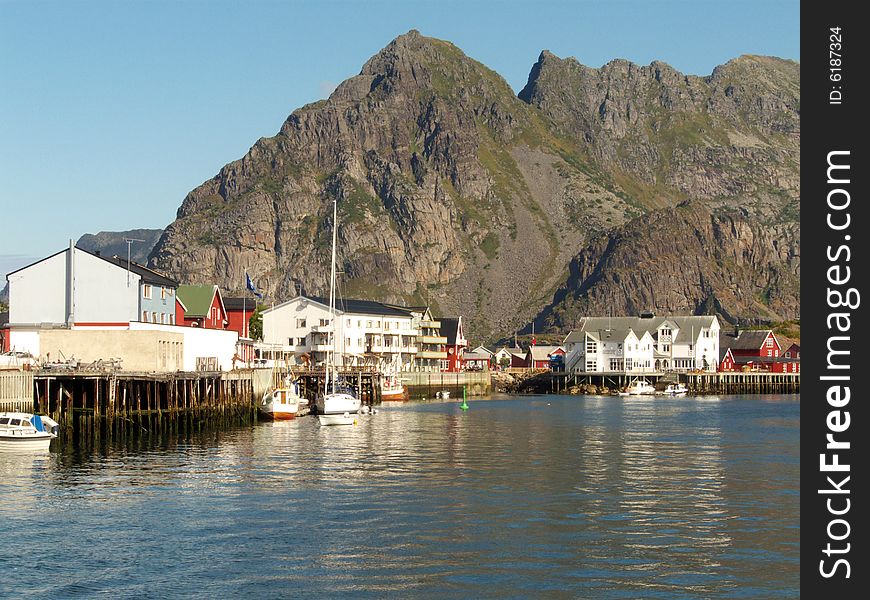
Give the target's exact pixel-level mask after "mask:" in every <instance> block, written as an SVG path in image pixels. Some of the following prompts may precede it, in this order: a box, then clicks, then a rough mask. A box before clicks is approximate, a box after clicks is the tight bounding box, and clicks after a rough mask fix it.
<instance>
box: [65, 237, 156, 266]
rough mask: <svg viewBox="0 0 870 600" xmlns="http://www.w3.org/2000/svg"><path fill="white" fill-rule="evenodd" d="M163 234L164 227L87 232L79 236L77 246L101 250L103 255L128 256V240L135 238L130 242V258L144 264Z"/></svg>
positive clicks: (96, 250)
mask: <svg viewBox="0 0 870 600" xmlns="http://www.w3.org/2000/svg"><path fill="white" fill-rule="evenodd" d="M162 234H163V230H162V229H131V230H130V231H100V232H99V233H86V234H84V235H83V236H81V237H80V238H79V240H78V241H77V242H76V246H78V247H79V248H82V249H84V250H89V251H91V252H100V253H101V254H102V255H103V256H115V255H117V256H121V257H124V258H126V257H127V242H126V240H135V241H133V242H132V243H131V244H130V260H132V261H133V262H136V263H139V264H140V265H144V264H147V263H148V255H149V254H151V250H153V249H154V245H155V244H157V241H158V240H159V239H160V236H161V235H162Z"/></svg>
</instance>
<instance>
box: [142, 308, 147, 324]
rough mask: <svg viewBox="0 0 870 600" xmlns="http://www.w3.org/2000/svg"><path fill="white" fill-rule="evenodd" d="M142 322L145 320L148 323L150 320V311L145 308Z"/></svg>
mask: <svg viewBox="0 0 870 600" xmlns="http://www.w3.org/2000/svg"><path fill="white" fill-rule="evenodd" d="M142 322H143V323H147V322H148V311H147V310H143V311H142Z"/></svg>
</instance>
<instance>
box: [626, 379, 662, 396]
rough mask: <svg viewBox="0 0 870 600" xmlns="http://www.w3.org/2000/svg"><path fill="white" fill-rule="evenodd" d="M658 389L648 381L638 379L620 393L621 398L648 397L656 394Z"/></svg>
mask: <svg viewBox="0 0 870 600" xmlns="http://www.w3.org/2000/svg"><path fill="white" fill-rule="evenodd" d="M655 392H656V388H655V387H654V386H653V385H652V384H651V383H650V382H649V381H647V380H646V379H636V380H635V381H632V382H631V385H629V386H627V387H626V388H625V389H624V390H622V391H621V392H619V395H620V396H646V395H650V394H655Z"/></svg>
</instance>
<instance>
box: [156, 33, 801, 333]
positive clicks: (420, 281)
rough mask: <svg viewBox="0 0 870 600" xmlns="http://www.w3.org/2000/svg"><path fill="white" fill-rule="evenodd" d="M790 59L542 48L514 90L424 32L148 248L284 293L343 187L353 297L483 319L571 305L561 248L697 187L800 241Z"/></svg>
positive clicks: (232, 173) (193, 199)
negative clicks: (699, 73) (589, 64)
mask: <svg viewBox="0 0 870 600" xmlns="http://www.w3.org/2000/svg"><path fill="white" fill-rule="evenodd" d="M797 73H798V67H797V65H795V64H794V63H786V62H785V61H778V60H776V59H766V58H764V59H762V58H742V59H738V60H737V61H732V63H729V64H728V65H725V66H724V67H720V68H718V69H717V70H716V72H714V74H713V75H712V76H711V77H709V78H706V79H700V78H691V77H684V76H682V75H679V74H678V73H676V71H674V70H673V69H670V68H669V67H666V65H658V64H657V63H654V65H651V66H650V67H637V66H635V65H631V64H630V63H624V62H621V61H617V62H614V63H610V64H609V65H606V66H605V67H603V68H602V69H600V70H596V69H588V68H586V67H583V66H582V65H579V64H578V63H576V61H573V59H568V60H565V61H563V60H561V59H558V58H556V57H554V56H552V55H550V54H548V53H544V54H542V56H541V59H540V60H539V62H538V64H536V65H535V67H534V68H533V70H532V74H531V75H530V78H529V84H528V85H527V86H526V88H525V89H524V90H523V92H522V93H521V94H520V97H517V96H516V95H514V93H513V92H512V91H511V89H510V88H509V86H508V85H507V84H506V83H505V81H504V80H503V79H502V78H501V77H499V76H498V75H497V74H496V73H494V72H493V71H491V70H489V69H487V68H486V67H485V66H483V65H481V64H480V63H478V62H476V61H474V60H472V59H470V58H468V57H467V56H465V55H464V54H463V53H462V52H461V51H460V50H459V49H457V48H456V47H454V46H453V45H451V44H449V43H447V42H443V41H441V40H436V39H432V38H426V37H423V36H421V35H420V34H419V33H417V32H415V31H412V32H410V33H408V34H406V35H403V36H400V37H399V38H397V39H396V40H394V41H393V42H392V43H391V44H389V45H388V46H387V47H386V48H384V49H383V50H382V51H381V52H379V53H378V54H377V55H375V56H374V57H373V58H371V59H370V60H369V61H368V62H367V63H366V64H365V65H364V66H363V68H362V71H361V72H360V74H359V75H357V76H356V77H352V78H351V79H349V80H347V81H345V82H344V83H342V84H341V85H340V86H338V88H336V90H335V91H334V92H333V94H332V95H331V96H330V98H329V99H328V100H324V101H320V102H317V103H314V104H311V105H308V106H305V107H303V108H301V109H299V110H297V111H295V112H294V113H293V114H292V115H290V117H289V118H288V119H287V121H285V123H284V124H283V126H282V127H281V130H280V131H279V132H278V134H277V135H276V136H274V137H272V138H263V139H261V140H259V141H258V142H257V143H256V144H254V146H253V147H252V148H251V150H250V151H249V152H248V153H247V155H245V156H244V157H243V158H242V159H240V160H238V161H235V162H232V163H230V164H228V165H226V166H225V167H224V168H223V169H221V171H220V173H218V174H217V175H216V176H215V177H214V178H212V179H211V180H209V181H207V182H205V183H204V184H202V185H201V186H200V187H198V188H196V189H195V190H193V191H192V192H190V194H188V196H187V197H186V198H185V199H184V202H183V203H182V206H181V207H180V208H179V211H178V215H177V219H176V220H175V222H173V223H172V224H171V225H170V226H169V227H168V228H167V229H166V231H165V232H164V234H163V236H162V237H161V239H160V241H159V242H158V244H157V246H156V247H155V249H154V251H153V253H152V255H151V259H150V260H151V264H152V265H153V266H155V267H157V268H159V269H162V270H165V271H167V272H168V273H170V274H171V275H172V276H174V277H177V278H179V279H181V280H183V281H189V282H191V283H204V282H211V281H214V282H217V283H218V284H219V285H220V286H221V287H223V288H224V289H226V290H228V291H239V290H241V289H242V286H243V283H244V275H243V274H244V271H245V269H247V271H248V272H249V273H250V274H251V276H252V278H253V279H254V280H255V281H256V283H257V285H258V286H259V287H262V288H264V289H265V290H266V292H267V294H268V296H269V298H271V299H274V300H275V301H281V300H283V299H287V298H289V297H292V296H293V295H295V294H296V293H298V292H299V290H300V289H302V290H303V291H304V293H308V294H325V293H326V292H327V291H328V280H329V258H330V242H331V232H332V203H333V201H335V202H337V206H338V211H339V219H338V221H339V222H338V240H339V243H338V246H339V269H340V270H341V271H343V274H342V288H343V294H344V295H345V296H347V297H351V296H358V297H370V298H374V299H380V300H386V301H396V302H414V303H421V302H424V303H425V302H428V303H430V304H432V305H434V306H435V308H436V310H438V311H440V312H441V314H464V315H466V319H467V321H468V322H469V323H471V334H472V335H473V336H474V337H484V338H491V337H495V336H498V335H501V334H504V333H506V332H510V331H513V330H514V329H515V328H517V327H520V326H522V325H523V324H525V323H527V322H529V320H530V319H532V318H534V317H535V315H538V314H539V313H540V311H541V307H542V306H546V305H549V304H551V303H555V304H554V307H553V309H552V310H551V311H550V312H548V313H547V314H548V315H550V317H548V318H549V319H550V321H551V322H552V323H562V322H564V321H565V320H566V319H565V318H564V317H565V315H566V314H567V312H566V311H568V310H569V308H568V306H567V305H566V306H561V307H560V306H557V305H558V304H559V303H560V302H562V301H564V300H565V298H567V297H569V296H570V295H571V294H568V293H567V292H566V289H567V288H566V287H565V286H566V282H568V283H571V282H573V283H571V285H575V286H582V285H583V283H582V282H579V281H577V280H576V278H575V279H571V278H569V277H568V275H569V266H571V267H572V268H574V269H575V270H576V269H580V265H581V264H584V261H586V260H592V259H591V258H582V256H583V255H582V254H581V256H579V257H578V256H577V253H578V251H580V250H581V248H584V247H585V246H586V245H587V244H588V243H589V242H590V240H602V239H605V238H604V237H602V236H607V235H609V234H608V232H614V231H618V228H619V227H620V226H622V225H623V224H625V223H626V222H627V221H630V220H632V219H635V218H636V217H638V216H640V215H646V214H647V213H649V212H650V211H654V210H657V209H659V208H661V207H668V206H673V205H674V204H676V203H677V202H679V201H682V200H684V199H686V198H689V197H691V198H699V199H701V201H702V203H701V204H700V205H699V206H700V207H701V208H702V209H705V210H706V209H707V208H710V207H716V206H723V207H732V208H733V207H742V208H744V209H745V213H746V215H747V216H746V217H745V219H746V220H747V223H750V224H751V223H758V222H761V221H760V219H764V220H765V221H766V222H768V223H772V222H774V221H775V223H776V224H778V225H783V227H782V231H783V232H784V234H787V235H788V236H790V237H789V238H788V241H787V242H785V243H786V244H787V245H789V246H790V247H791V246H794V247H797V244H798V243H799V240H798V238H796V237H795V236H796V235H797V233H796V232H797V228H796V227H791V226H790V225H789V224H793V223H794V221H795V220H796V219H797V216H798V213H797V210H798V209H797V206H798V205H797V198H798V195H799V192H798V187H797V186H798V179H797V170H798V162H797V161H798V152H797V148H798V141H799V139H798V138H799V119H798V116H797V112H796V111H797V106H799V104H798V103H797V100H796V98H797V94H798V88H799V79H797V77H798V75H797ZM729 90H730V91H729ZM750 226H751V225H750ZM773 238H776V239H779V238H778V236H777V235H774V236H773ZM773 238H772V239H773ZM592 243H600V242H592ZM584 252H587V250H584ZM590 256H591V255H590ZM574 265H576V268H575V267H574ZM580 270H582V269H580ZM578 272H579V271H578ZM789 272H791V271H789ZM571 273H573V271H572V272H571ZM791 284H792V282H791V281H790V282H789V284H788V285H791ZM584 289H586V290H587V291H588V289H589V288H588V286H587V287H586V288H584ZM777 289H778V288H777ZM689 292H690V290H688V289H687V291H686V293H687V294H688V293H689ZM753 293H754V292H753ZM750 295H752V293H750ZM687 298H688V296H687ZM739 298H742V296H739V297H738V296H735V297H734V300H735V302H742V300H739ZM699 299H700V298H697V297H695V296H692V298H691V302H690V304H693V303H694V304H697V302H698V300H699ZM628 307H629V305H628V304H624V305H623V306H614V308H613V309H614V311H623V310H627V309H628ZM726 308H727V309H728V310H729V311H731V312H733V313H735V314H739V313H741V312H742V311H744V310H755V308H756V307H755V305H754V304H735V305H734V306H729V307H726ZM557 314H558V315H560V316H559V318H558V319H556V318H555V317H553V316H552V315H557Z"/></svg>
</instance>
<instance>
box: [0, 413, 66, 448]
mask: <svg viewBox="0 0 870 600" xmlns="http://www.w3.org/2000/svg"><path fill="white" fill-rule="evenodd" d="M46 425H47V426H48V430H46V428H45V427H46ZM57 430H58V424H57V423H56V422H55V421H54V420H52V419H50V418H48V417H45V416H41V415H33V414H30V413H20V412H3V413H0V452H22V451H23V452H33V451H38V452H47V451H48V446H49V444H50V443H51V440H53V439H54V438H56V437H57Z"/></svg>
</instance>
